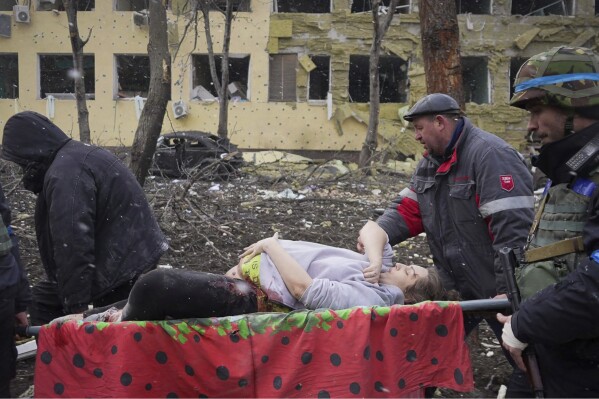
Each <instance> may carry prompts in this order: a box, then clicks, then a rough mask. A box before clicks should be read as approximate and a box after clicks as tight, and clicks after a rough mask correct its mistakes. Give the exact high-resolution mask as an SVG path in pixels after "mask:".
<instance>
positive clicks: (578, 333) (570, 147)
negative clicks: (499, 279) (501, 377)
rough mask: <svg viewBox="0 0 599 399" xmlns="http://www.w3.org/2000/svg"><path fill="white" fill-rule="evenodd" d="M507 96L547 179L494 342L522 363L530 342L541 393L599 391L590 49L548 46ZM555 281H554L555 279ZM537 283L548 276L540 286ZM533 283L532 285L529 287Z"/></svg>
mask: <svg viewBox="0 0 599 399" xmlns="http://www.w3.org/2000/svg"><path fill="white" fill-rule="evenodd" d="M514 88H515V92H514V96H513V97H512V99H511V100H510V104H511V105H512V106H515V107H519V108H523V109H526V110H527V111H529V113H530V119H529V122H528V130H529V131H530V132H536V134H537V135H538V137H539V138H540V140H541V144H542V147H541V149H540V154H539V157H538V158H537V159H536V160H535V162H534V164H535V166H537V167H538V168H539V169H540V170H541V171H542V172H543V173H545V174H546V175H547V177H548V178H549V179H550V181H549V184H548V185H547V188H546V194H545V195H544V198H543V200H542V201H541V210H540V212H538V213H537V215H539V216H538V218H537V219H535V224H534V226H535V228H534V230H533V231H532V232H531V236H530V239H529V242H530V245H529V246H528V247H527V250H526V252H525V254H524V256H525V260H526V261H527V262H526V264H525V265H524V266H523V268H522V270H521V273H520V279H519V281H518V284H519V286H520V288H521V291H525V292H531V293H532V295H531V296H530V297H529V298H528V299H526V300H525V301H524V302H523V303H522V305H521V307H520V310H519V311H518V312H516V313H515V314H513V315H512V316H510V317H506V316H503V315H498V319H499V320H500V321H501V322H502V323H505V324H504V328H503V337H504V341H503V345H504V346H505V347H506V348H508V350H509V351H510V353H511V354H512V356H513V357H514V359H516V360H517V361H518V363H519V365H520V366H521V368H523V369H524V368H525V366H524V364H523V362H522V357H521V354H522V350H523V349H524V348H526V346H527V344H528V343H534V344H535V345H534V346H535V351H536V354H537V360H538V363H539V369H540V372H541V379H542V381H543V385H544V388H545V396H546V397H572V398H574V397H579V398H580V397H594V398H596V397H599V188H597V186H598V185H599V56H597V55H596V54H594V53H593V52H592V51H591V50H589V49H586V48H581V47H568V46H562V47H555V48H553V49H551V50H549V51H546V52H543V53H540V54H537V55H535V56H533V57H531V58H530V59H529V60H528V61H527V62H525V63H524V64H523V66H522V67H521V68H520V71H519V72H518V75H517V76H516V81H515V84H514ZM558 281H559V282H558ZM540 283H544V285H547V284H549V285H548V286H547V287H546V288H544V289H542V290H541V291H538V292H536V293H534V291H535V290H537V289H539V288H541V287H540ZM531 287H534V289H531Z"/></svg>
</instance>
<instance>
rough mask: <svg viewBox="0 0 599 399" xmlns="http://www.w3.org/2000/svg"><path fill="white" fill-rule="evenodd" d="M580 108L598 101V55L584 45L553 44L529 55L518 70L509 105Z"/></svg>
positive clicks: (593, 104)
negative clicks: (558, 45)
mask: <svg viewBox="0 0 599 399" xmlns="http://www.w3.org/2000/svg"><path fill="white" fill-rule="evenodd" d="M531 101H534V102H535V104H545V105H554V106H557V107H560V108H567V109H572V110H573V109H577V108H585V107H590V106H597V105H599V57H598V56H597V55H595V54H594V53H593V52H592V51H591V50H590V49H587V48H583V47H568V46H561V47H554V48H552V49H551V50H549V51H546V52H543V53H540V54H537V55H535V56H533V57H531V58H530V59H528V60H527V61H526V62H525V63H524V64H522V66H521V67H520V70H519V71H518V74H517V75H516V80H515V82H514V95H513V97H512V99H511V100H510V105H512V106H514V107H518V108H526V106H527V104H528V103H529V102H531Z"/></svg>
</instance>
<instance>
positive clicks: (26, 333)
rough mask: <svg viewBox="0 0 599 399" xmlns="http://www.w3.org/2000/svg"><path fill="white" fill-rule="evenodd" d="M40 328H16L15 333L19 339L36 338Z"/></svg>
mask: <svg viewBox="0 0 599 399" xmlns="http://www.w3.org/2000/svg"><path fill="white" fill-rule="evenodd" d="M41 328H42V326H17V327H15V332H16V333H17V334H18V335H20V336H21V337H37V335H38V334H39V332H40V329H41Z"/></svg>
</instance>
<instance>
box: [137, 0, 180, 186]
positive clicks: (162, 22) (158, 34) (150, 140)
mask: <svg viewBox="0 0 599 399" xmlns="http://www.w3.org/2000/svg"><path fill="white" fill-rule="evenodd" d="M148 3H149V14H148V19H149V36H150V37H149V42H148V55H149V57H150V89H149V92H148V99H147V101H146V104H145V105H144V108H143V110H142V112H141V116H140V117H139V124H138V125H137V130H136V132H135V139H134V141H133V146H132V148H131V170H132V171H133V174H134V175H135V177H136V178H137V181H138V182H139V184H140V185H142V186H143V184H144V182H145V180H146V176H147V174H148V170H149V168H150V166H151V164H152V157H153V156H154V152H155V151H156V140H158V137H159V136H160V132H161V130H162V122H163V120H164V114H165V112H166V106H167V104H168V100H169V93H170V88H171V55H170V53H169V51H168V37H167V20H166V3H167V0H149V1H148Z"/></svg>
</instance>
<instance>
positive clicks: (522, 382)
mask: <svg viewBox="0 0 599 399" xmlns="http://www.w3.org/2000/svg"><path fill="white" fill-rule="evenodd" d="M482 320H483V318H481V317H472V316H465V317H464V329H465V331H466V336H467V335H468V334H469V333H470V332H471V331H472V330H474V329H475V328H476V326H478V324H479V323H480V322H481V321H482ZM484 320H486V322H487V324H488V325H489V327H490V328H491V330H492V331H493V333H494V334H495V336H496V337H497V340H498V341H499V344H500V345H501V344H502V342H503V340H502V339H501V335H502V333H503V324H501V323H500V322H499V321H497V319H496V318H494V317H493V318H485V319H484ZM501 350H502V351H503V354H504V355H505V357H506V359H507V360H508V362H509V363H510V365H511V366H512V368H513V372H512V375H511V376H510V379H509V380H508V383H507V392H506V395H505V396H506V398H534V392H533V390H532V387H531V385H530V383H529V381H528V377H527V375H526V373H525V372H524V371H522V370H520V369H519V368H518V366H516V363H515V362H514V359H512V356H511V355H510V353H509V352H508V351H507V350H505V349H504V347H503V345H502V346H501Z"/></svg>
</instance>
